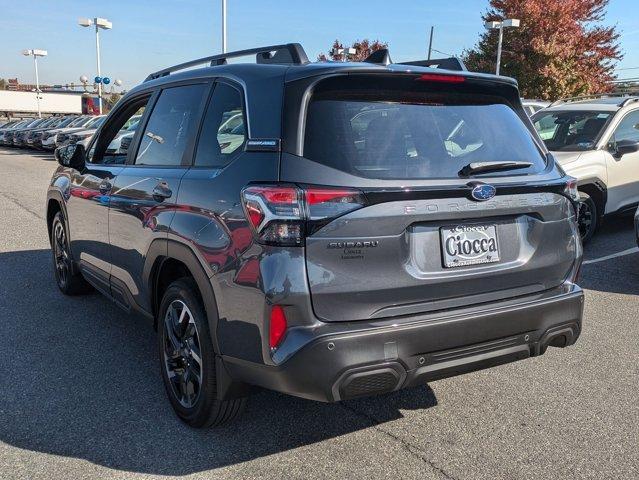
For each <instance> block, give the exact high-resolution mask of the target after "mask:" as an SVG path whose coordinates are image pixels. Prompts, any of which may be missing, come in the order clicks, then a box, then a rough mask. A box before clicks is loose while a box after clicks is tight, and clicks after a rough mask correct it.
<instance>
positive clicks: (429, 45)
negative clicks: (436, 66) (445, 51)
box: [428, 25, 435, 60]
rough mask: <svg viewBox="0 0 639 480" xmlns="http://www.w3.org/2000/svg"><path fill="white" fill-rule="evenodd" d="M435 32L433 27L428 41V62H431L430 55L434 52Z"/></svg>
mask: <svg viewBox="0 0 639 480" xmlns="http://www.w3.org/2000/svg"><path fill="white" fill-rule="evenodd" d="M433 30H435V26H433V25H431V27H430V40H428V60H430V55H431V53H432V51H433Z"/></svg>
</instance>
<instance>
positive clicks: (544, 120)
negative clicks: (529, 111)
mask: <svg viewBox="0 0 639 480" xmlns="http://www.w3.org/2000/svg"><path fill="white" fill-rule="evenodd" d="M613 115H614V112H601V111H599V112H597V111H585V110H573V111H552V112H548V111H543V110H542V111H540V112H538V113H536V114H535V115H534V116H533V117H532V121H533V124H534V125H535V129H537V132H538V133H539V136H540V137H541V139H542V140H543V141H544V143H545V144H546V147H548V150H550V151H554V152H577V151H583V150H591V149H593V148H594V147H595V145H596V143H597V140H598V139H599V137H600V135H601V133H602V132H603V129H604V127H605V126H606V125H607V123H608V121H609V120H610V118H611V117H612V116H613Z"/></svg>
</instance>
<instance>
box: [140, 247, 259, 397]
mask: <svg viewBox="0 0 639 480" xmlns="http://www.w3.org/2000/svg"><path fill="white" fill-rule="evenodd" d="M167 259H175V260H179V261H180V262H182V263H183V264H184V265H186V267H187V268H188V269H189V271H190V272H191V274H192V275H193V278H194V279H195V283H197V286H198V288H199V289H200V293H201V294H202V302H203V303H204V310H205V312H206V318H207V321H208V324H209V330H210V332H211V341H212V342H213V349H214V351H215V352H216V355H215V370H216V377H217V379H216V383H217V390H218V391H217V397H218V399H220V400H228V399H233V398H242V397H245V396H247V395H248V394H249V393H250V392H251V390H252V387H251V386H249V385H247V384H245V383H243V382H238V381H236V380H235V379H233V378H232V376H231V375H230V374H229V373H228V370H227V368H226V365H225V363H224V360H223V359H222V356H221V354H220V352H221V350H220V345H219V343H218V339H217V325H218V319H219V314H218V308H217V302H216V300H215V298H216V296H215V291H214V288H213V284H212V282H214V280H213V278H214V277H212V276H211V277H209V275H208V274H207V273H206V271H205V268H204V267H203V265H202V262H201V261H200V260H199V259H198V257H197V255H196V253H195V252H194V251H193V249H192V248H191V247H189V246H187V245H185V244H183V243H181V242H177V241H174V240H168V239H157V240H154V241H153V242H152V243H151V246H150V248H149V251H148V253H147V256H146V261H145V263H144V270H143V279H144V282H145V284H146V286H147V291H148V292H152V293H151V295H152V298H151V299H150V301H151V305H152V306H153V310H154V311H153V316H154V318H155V322H156V323H157V311H155V310H156V307H155V305H157V299H156V298H155V291H156V286H157V272H159V270H160V267H161V266H162V263H163V262H164V261H165V260H167Z"/></svg>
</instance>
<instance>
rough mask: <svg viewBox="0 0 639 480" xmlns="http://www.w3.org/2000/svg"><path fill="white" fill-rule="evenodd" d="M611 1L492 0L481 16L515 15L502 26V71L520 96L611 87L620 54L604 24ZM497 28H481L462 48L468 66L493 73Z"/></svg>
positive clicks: (613, 33)
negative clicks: (511, 23)
mask: <svg viewBox="0 0 639 480" xmlns="http://www.w3.org/2000/svg"><path fill="white" fill-rule="evenodd" d="M608 2H609V0H490V8H489V9H488V11H487V12H486V13H485V14H484V15H483V19H484V21H494V20H503V19H508V18H518V19H520V20H521V26H520V27H519V28H507V29H504V41H503V50H502V65H501V74H502V75H508V76H511V77H514V78H516V79H517V80H518V82H519V88H520V90H521V92H522V95H523V96H524V97H528V98H542V99H546V100H556V99H557V98H562V97H571V96H577V95H584V94H592V93H600V92H607V91H609V90H611V89H612V88H613V85H612V83H611V80H613V79H614V78H615V76H614V73H613V70H614V63H615V61H618V60H620V59H621V58H622V54H621V51H620V49H619V44H618V43H617V41H618V39H619V34H618V33H617V30H616V28H615V27H606V26H604V25H603V24H602V22H603V20H604V17H605V14H606V7H607V6H608ZM497 39H498V31H497V30H487V31H486V32H484V33H483V34H482V35H481V37H480V39H479V42H478V44H477V46H476V47H475V48H474V49H472V50H469V51H466V52H465V53H464V61H465V63H466V66H467V67H468V69H469V70H474V71H480V72H488V73H494V71H495V62H496V58H497Z"/></svg>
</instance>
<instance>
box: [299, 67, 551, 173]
mask: <svg viewBox="0 0 639 480" xmlns="http://www.w3.org/2000/svg"><path fill="white" fill-rule="evenodd" d="M395 83H397V84H396V85H393V82H386V84H385V85H378V86H377V88H368V86H367V85H366V84H362V82H354V81H353V79H346V80H344V81H342V82H341V84H337V85H336V82H335V81H333V82H332V84H333V85H332V87H331V88H319V89H316V90H315V91H314V92H313V94H312V97H311V100H310V103H309V105H308V109H307V114H306V124H305V132H304V150H303V155H304V157H306V158H308V159H310V160H313V161H315V162H318V163H321V164H324V165H327V166H330V167H332V168H336V169H338V170H342V171H345V172H348V173H350V174H354V175H358V176H362V177H368V178H379V179H417V178H452V177H458V173H459V171H460V170H461V169H462V168H463V167H464V166H466V165H468V164H469V163H473V162H494V161H525V162H532V163H533V166H532V167H531V168H529V169H526V170H518V171H516V172H514V171H507V172H499V173H491V174H490V175H491V176H496V175H509V176H510V175H522V174H530V173H537V172H540V171H542V170H544V169H545V167H546V163H545V159H544V156H543V154H542V152H541V150H540V149H539V147H538V146H537V144H536V143H535V141H534V139H533V136H532V133H531V132H530V131H529V130H528V129H527V128H526V126H525V125H524V123H523V122H522V120H521V118H520V117H519V116H518V114H517V113H516V112H515V111H514V110H513V108H512V107H511V106H510V105H509V104H508V102H507V100H506V99H505V98H502V97H499V96H495V95H482V94H477V93H465V92H464V91H463V89H460V88H459V87H458V86H452V87H451V86H441V85H438V86H435V87H432V86H430V85H428V84H423V83H421V82H416V81H415V80H414V78H412V79H409V81H407V80H406V79H403V80H402V81H401V82H395ZM335 87H337V88H335ZM371 87H373V85H371ZM379 87H383V88H379ZM393 87H395V88H393Z"/></svg>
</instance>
